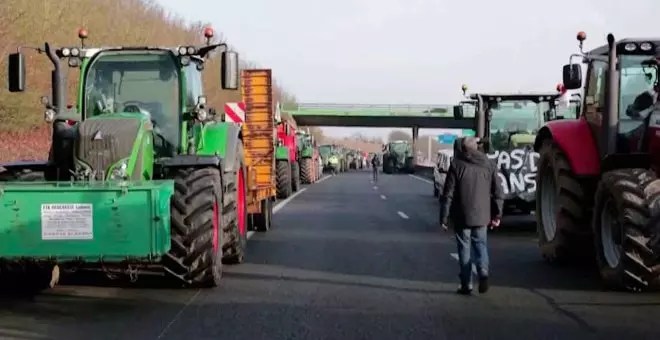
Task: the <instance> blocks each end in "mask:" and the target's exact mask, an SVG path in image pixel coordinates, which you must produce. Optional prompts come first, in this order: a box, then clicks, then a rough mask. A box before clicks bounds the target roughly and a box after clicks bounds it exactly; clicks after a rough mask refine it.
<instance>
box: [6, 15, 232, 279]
mask: <svg viewBox="0 0 660 340" xmlns="http://www.w3.org/2000/svg"><path fill="white" fill-rule="evenodd" d="M204 35H205V37H206V40H207V43H206V44H205V45H202V46H192V45H190V46H187V45H186V46H177V47H172V48H165V47H107V48H106V47H88V46H85V44H84V42H85V39H86V38H87V31H86V30H84V29H81V30H80V32H79V38H80V39H81V41H82V44H81V46H80V47H61V48H56V47H54V46H52V45H51V44H49V43H45V44H44V46H43V47H40V48H36V50H37V52H39V53H40V54H46V56H47V57H48V58H49V59H50V61H51V63H52V65H53V71H52V84H51V86H52V94H51V98H48V97H44V98H42V103H43V104H44V106H45V112H44V119H45V121H46V122H47V123H49V124H52V126H53V137H52V145H51V152H50V156H49V159H48V160H47V161H44V162H42V163H40V164H34V163H32V164H26V163H15V164H3V165H1V167H3V168H4V169H5V170H4V171H5V173H9V174H12V173H17V174H18V173H25V172H29V173H32V174H37V173H39V174H42V175H40V176H36V177H34V176H33V177H32V178H31V179H32V180H35V179H40V181H38V182H24V181H21V177H20V176H3V178H10V180H9V181H4V182H0V200H1V201H2V206H0V214H2V216H4V218H3V219H2V221H0V234H1V235H2V236H0V266H3V267H4V268H3V269H7V268H25V266H26V265H34V266H38V267H40V268H42V267H43V268H48V267H52V266H56V265H59V266H60V267H65V268H70V269H72V270H73V269H79V268H82V269H93V270H100V271H105V272H106V273H107V274H108V275H110V273H112V275H116V274H120V275H121V274H123V275H127V276H130V277H131V279H135V278H136V277H137V275H138V274H142V273H150V274H154V273H157V274H161V275H163V274H164V275H166V276H169V277H172V278H175V279H177V280H178V282H181V283H182V284H184V285H196V286H197V285H203V286H214V285H217V283H218V280H219V278H220V273H221V269H222V262H223V261H224V262H240V261H242V251H243V250H242V245H241V244H240V242H238V241H237V238H236V232H237V230H238V228H239V226H238V225H237V224H238V223H239V222H238V220H240V219H239V218H238V217H237V214H239V213H240V212H237V211H236V209H233V210H231V209H228V207H230V206H234V202H235V200H236V199H237V197H239V198H238V199H240V197H243V196H242V193H241V192H240V191H241V190H239V189H236V186H235V185H233V184H232V185H229V184H230V183H235V182H234V181H237V178H238V177H239V175H241V174H242V173H243V172H244V168H243V167H244V166H243V155H242V142H241V138H242V137H241V135H240V126H239V125H237V124H233V123H230V122H225V121H224V117H223V116H222V115H216V111H215V110H214V109H213V108H211V107H209V106H208V105H207V102H206V96H205V95H204V93H203V89H202V73H203V70H204V66H205V61H206V59H207V57H208V56H209V54H210V53H211V52H212V51H214V50H220V51H221V53H220V57H221V61H220V62H221V65H222V67H221V69H222V70H221V74H219V75H215V76H220V83H221V84H222V88H223V89H226V90H237V89H238V86H239V83H238V80H239V75H238V55H237V54H236V53H235V52H231V51H228V50H227V46H226V45H225V44H213V43H211V40H212V37H213V30H212V29H210V28H207V29H206V30H205V31H204ZM25 50H28V48H26V47H24V48H21V49H19V50H18V52H16V53H13V54H11V55H10V56H9V63H8V66H9V70H8V71H9V72H8V73H9V90H10V91H11V92H23V91H24V90H25V88H26V68H27V65H26V58H25V56H24V54H23V51H25ZM67 66H68V67H71V68H78V69H79V70H80V77H79V79H78V83H77V88H78V92H77V98H76V100H77V103H76V106H75V107H73V108H70V109H69V108H67V106H66V102H67V101H66V89H67V80H66V77H65V74H66V70H64V67H67ZM19 270H20V269H19ZM0 271H2V270H1V269H0ZM3 273H7V271H6V270H5V271H3ZM5 277H6V276H5ZM19 277H20V275H19ZM2 279H3V278H2V276H0V280H2Z"/></svg>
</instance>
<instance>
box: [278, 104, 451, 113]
mask: <svg viewBox="0 0 660 340" xmlns="http://www.w3.org/2000/svg"><path fill="white" fill-rule="evenodd" d="M452 106H453V105H447V104H336V103H298V105H296V107H289V108H287V107H284V108H283V109H284V110H285V111H287V110H288V111H310V112H314V111H316V112H332V113H337V114H341V113H346V114H350V113H360V114H374V115H382V114H388V115H398V114H400V115H406V114H427V115H429V116H437V115H443V116H444V115H447V116H451V115H452V112H453V111H452Z"/></svg>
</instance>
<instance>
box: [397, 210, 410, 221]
mask: <svg viewBox="0 0 660 340" xmlns="http://www.w3.org/2000/svg"><path fill="white" fill-rule="evenodd" d="M396 213H397V214H399V216H401V218H403V219H404V220H407V219H409V218H410V217H408V215H406V213H404V212H403V211H397V212H396Z"/></svg>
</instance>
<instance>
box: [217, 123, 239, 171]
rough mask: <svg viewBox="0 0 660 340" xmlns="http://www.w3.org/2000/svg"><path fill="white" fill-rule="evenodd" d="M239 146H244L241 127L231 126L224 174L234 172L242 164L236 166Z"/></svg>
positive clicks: (224, 162) (226, 148)
mask: <svg viewBox="0 0 660 340" xmlns="http://www.w3.org/2000/svg"><path fill="white" fill-rule="evenodd" d="M239 144H243V134H242V132H241V126H240V125H236V124H231V125H229V126H228V127H227V144H226V147H225V157H224V161H223V168H222V171H223V172H233V171H234V170H236V169H237V168H238V167H239V166H240V163H239V164H236V153H237V152H238V145H239Z"/></svg>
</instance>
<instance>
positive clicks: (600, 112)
mask: <svg viewBox="0 0 660 340" xmlns="http://www.w3.org/2000/svg"><path fill="white" fill-rule="evenodd" d="M585 39H586V34H583V32H581V33H580V34H578V40H579V42H580V52H581V53H580V54H576V55H573V56H571V63H570V64H568V65H565V66H564V68H563V78H564V84H566V88H567V89H579V88H581V87H582V74H583V73H582V72H583V70H582V67H581V65H580V64H579V63H573V62H572V60H573V59H574V58H581V59H582V63H584V64H586V66H587V70H586V81H585V90H584V91H585V96H584V98H583V103H582V106H583V110H582V115H581V117H582V118H583V119H585V121H586V122H587V124H588V126H589V128H590V130H591V132H592V133H593V136H594V139H595V142H596V147H597V149H598V151H599V153H600V156H601V158H603V159H605V158H609V159H610V161H612V160H614V158H617V159H619V158H620V157H618V156H616V155H626V154H637V155H638V156H637V157H635V159H636V160H638V161H641V162H642V163H643V164H640V166H642V165H645V164H647V163H649V162H650V157H648V156H649V155H652V154H660V153H659V152H660V138H659V137H657V135H656V133H655V131H654V130H655V129H656V127H655V126H656V125H657V123H660V122H656V121H655V118H656V115H657V114H658V113H660V111H658V106H657V105H656V102H657V93H658V92H660V91H659V90H660V82H659V79H658V65H659V59H658V58H660V52H659V51H657V46H658V44H660V38H658V39H623V40H620V41H615V40H614V37H613V36H612V35H610V36H608V44H607V45H603V46H601V47H598V48H596V49H593V50H591V51H589V52H586V53H585V52H583V51H582V44H583V41H584V40H585ZM610 40H611V41H610ZM656 112H658V113H656ZM652 150H655V151H658V152H651V151H652ZM608 156H611V157H608ZM627 158H628V157H627ZM604 161H605V160H604ZM659 161H660V159H659ZM625 162H626V163H627V162H629V160H628V159H626V161H625ZM605 163H606V164H607V166H608V167H609V166H614V167H618V166H619V165H614V164H610V162H609V161H607V162H605ZM617 163H618V161H617ZM654 164H655V165H660V162H654Z"/></svg>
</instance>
